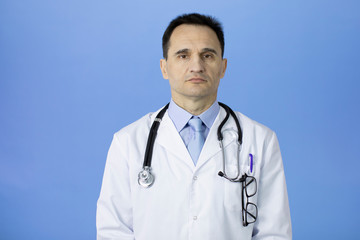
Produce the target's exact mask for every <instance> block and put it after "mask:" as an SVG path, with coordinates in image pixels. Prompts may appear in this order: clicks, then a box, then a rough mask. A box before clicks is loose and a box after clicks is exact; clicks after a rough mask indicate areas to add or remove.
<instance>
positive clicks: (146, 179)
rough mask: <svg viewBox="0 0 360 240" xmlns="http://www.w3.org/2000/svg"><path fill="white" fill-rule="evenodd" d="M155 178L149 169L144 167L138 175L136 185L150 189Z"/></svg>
mask: <svg viewBox="0 0 360 240" xmlns="http://www.w3.org/2000/svg"><path fill="white" fill-rule="evenodd" d="M154 180H155V177H154V175H152V173H151V172H150V168H149V167H144V168H143V170H142V171H141V172H139V175H138V183H139V184H140V185H141V186H143V187H144V188H148V187H150V186H151V185H152V184H153V183H154Z"/></svg>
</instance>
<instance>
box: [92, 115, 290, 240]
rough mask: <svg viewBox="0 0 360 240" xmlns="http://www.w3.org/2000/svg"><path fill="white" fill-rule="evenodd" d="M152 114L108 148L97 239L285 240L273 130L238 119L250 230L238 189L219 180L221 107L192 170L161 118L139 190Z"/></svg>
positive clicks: (229, 139)
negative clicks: (252, 208)
mask: <svg viewBox="0 0 360 240" xmlns="http://www.w3.org/2000/svg"><path fill="white" fill-rule="evenodd" d="M156 114H157V112H156V113H154V114H148V115H146V116H144V117H143V118H141V119H140V120H138V121H136V122H134V123H132V124H130V125H129V126H127V127H125V128H123V129H122V130H120V131H119V132H117V133H116V134H115V135H114V138H113V141H112V144H111V147H110V149H109V153H108V157H107V161H106V166H105V172H104V177H103V183H102V188H101V193H100V197H99V200H98V203H97V216H96V217H97V218H96V225H97V239H98V240H110V239H111V240H133V239H136V240H169V239H171V240H177V239H179V240H183V239H184V240H185V239H189V240H202V239H204V240H219V239H226V240H235V239H237V240H247V239H254V240H259V239H262V240H265V239H272V240H275V239H279V240H280V239H281V240H285V239H286V240H288V239H291V221H290V211H289V204H288V197H287V190H286V183H285V176H284V171H283V163H282V159H281V153H280V149H279V145H278V140H277V137H276V135H275V133H274V132H273V131H271V130H270V129H268V128H267V127H265V126H263V125H261V124H259V123H257V122H255V121H253V120H251V119H249V118H248V117H246V116H244V115H243V114H241V113H237V115H238V118H239V121H240V124H241V127H242V130H243V144H242V150H241V152H240V165H241V166H240V168H241V174H243V173H245V172H247V173H249V165H248V159H249V157H248V156H249V153H252V154H253V155H254V171H253V174H252V175H253V176H254V177H255V178H256V179H257V184H258V191H257V194H256V195H255V196H254V197H252V198H250V200H251V201H252V202H254V203H255V204H256V205H257V207H258V218H257V221H256V222H255V223H254V224H250V225H249V226H247V227H243V225H242V213H241V209H242V208H241V207H242V203H241V185H240V183H233V182H230V181H228V180H226V179H225V178H222V177H220V176H218V174H217V173H218V172H219V171H220V170H222V168H223V163H222V153H221V149H220V147H219V143H218V140H217V135H216V132H217V129H218V126H219V124H220V122H221V121H222V119H224V117H225V114H226V113H225V111H224V110H223V109H222V108H221V110H220V112H219V114H218V116H217V118H216V120H215V122H214V124H213V126H212V127H211V129H210V132H209V135H208V137H207V139H206V142H205V144H204V147H203V149H202V152H201V154H200V156H199V159H198V162H197V164H196V166H194V164H193V161H192V159H191V157H190V154H189V153H188V151H187V149H186V147H185V145H184V143H183V141H182V139H181V137H180V135H179V133H178V132H177V130H176V128H175V126H174V124H173V122H172V121H171V119H170V118H169V116H168V114H167V113H165V115H164V117H163V120H162V122H161V124H160V127H159V130H158V135H157V138H156V141H155V144H154V151H153V157H152V173H153V174H154V176H155V182H154V184H153V185H152V186H151V187H150V188H143V187H141V186H139V184H138V173H139V172H140V171H141V170H142V165H143V160H144V152H145V147H146V142H147V138H148V134H149V129H150V126H151V124H152V122H153V121H154V118H155V116H156ZM223 132H224V146H225V151H226V157H227V158H226V159H227V162H226V173H227V174H228V175H230V176H235V175H236V169H237V167H236V160H237V159H236V157H235V156H236V151H237V145H236V138H237V135H236V132H237V129H236V125H235V122H234V120H233V119H232V118H231V117H230V118H229V121H228V122H227V123H226V124H225V126H224V128H223Z"/></svg>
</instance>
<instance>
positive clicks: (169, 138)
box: [151, 108, 237, 170]
mask: <svg viewBox="0 0 360 240" xmlns="http://www.w3.org/2000/svg"><path fill="white" fill-rule="evenodd" d="M154 115H156V114H154ZM154 115H153V117H152V119H151V120H152V121H153V120H154V118H155V116H154ZM225 116H226V111H225V110H224V109H223V108H220V111H219V114H218V116H217V117H216V119H215V121H214V124H213V125H212V127H211V129H210V131H209V134H208V136H207V138H206V141H205V144H204V146H203V149H202V151H201V153H200V156H199V159H198V161H197V164H196V166H194V163H193V161H192V159H191V156H190V154H189V152H188V150H187V148H186V146H185V144H184V142H183V140H182V139H181V136H180V134H179V133H178V132H177V130H176V128H175V126H174V123H173V122H172V121H171V119H170V117H169V115H168V113H167V112H166V113H165V115H164V117H163V119H162V121H161V124H160V127H159V130H158V134H157V137H156V142H157V143H158V144H159V145H161V146H162V147H164V148H165V149H166V150H167V151H169V152H171V153H172V154H174V155H175V156H176V157H177V158H179V159H181V160H182V161H184V162H185V163H186V164H187V165H188V166H189V167H190V168H191V169H193V170H195V169H199V168H200V167H201V166H202V165H204V164H205V163H206V162H207V161H209V160H210V159H211V158H212V157H213V156H214V155H215V154H217V153H218V152H220V151H221V148H220V145H219V141H218V137H217V130H218V127H219V125H220V123H221V122H222V120H223V119H224V118H225ZM229 130H231V131H229ZM222 132H223V134H224V140H223V145H224V148H226V146H227V145H229V144H230V143H232V142H234V141H236V140H237V136H236V134H234V133H235V132H237V129H236V125H235V123H234V120H233V119H232V117H231V116H230V118H229V119H228V121H227V123H226V124H225V125H224V127H223V129H222ZM226 132H227V133H226ZM229 133H231V134H229Z"/></svg>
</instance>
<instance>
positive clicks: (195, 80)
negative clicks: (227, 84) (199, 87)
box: [188, 77, 206, 83]
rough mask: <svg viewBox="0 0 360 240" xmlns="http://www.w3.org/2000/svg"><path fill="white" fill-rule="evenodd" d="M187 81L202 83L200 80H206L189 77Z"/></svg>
mask: <svg viewBox="0 0 360 240" xmlns="http://www.w3.org/2000/svg"><path fill="white" fill-rule="evenodd" d="M188 82H192V83H202V82H206V80H205V79H203V78H201V77H193V78H190V79H189V80H188Z"/></svg>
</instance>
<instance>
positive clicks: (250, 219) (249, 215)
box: [245, 203, 257, 223]
mask: <svg viewBox="0 0 360 240" xmlns="http://www.w3.org/2000/svg"><path fill="white" fill-rule="evenodd" d="M245 212H246V221H247V223H254V222H255V221H256V218H257V207H256V205H255V204H253V203H247V204H246V211H245Z"/></svg>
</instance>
